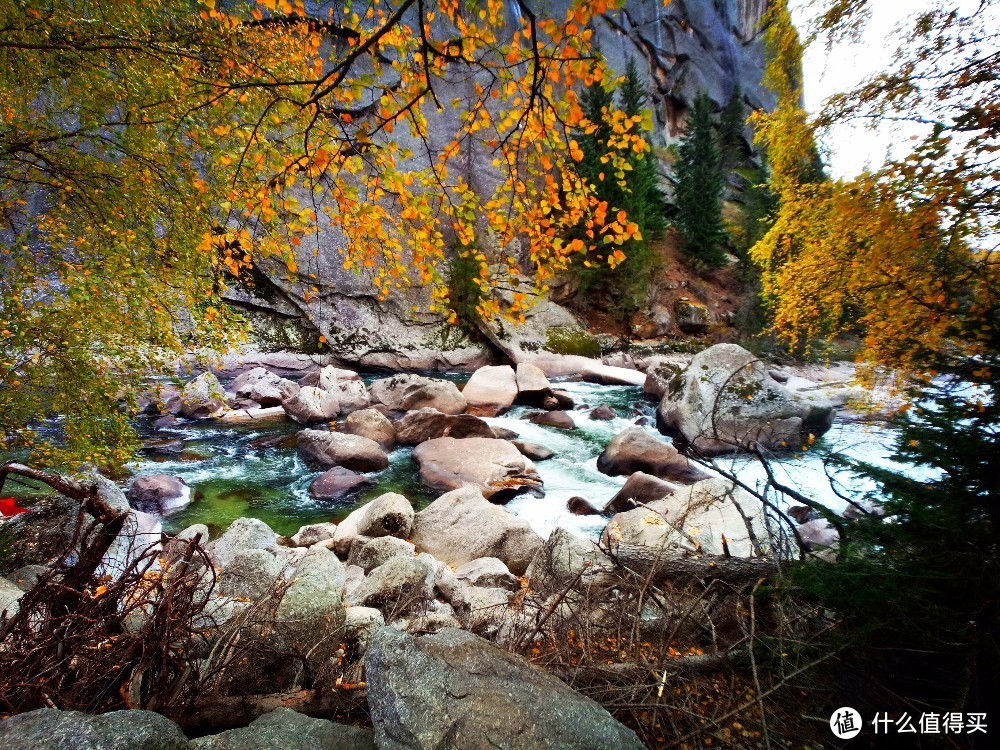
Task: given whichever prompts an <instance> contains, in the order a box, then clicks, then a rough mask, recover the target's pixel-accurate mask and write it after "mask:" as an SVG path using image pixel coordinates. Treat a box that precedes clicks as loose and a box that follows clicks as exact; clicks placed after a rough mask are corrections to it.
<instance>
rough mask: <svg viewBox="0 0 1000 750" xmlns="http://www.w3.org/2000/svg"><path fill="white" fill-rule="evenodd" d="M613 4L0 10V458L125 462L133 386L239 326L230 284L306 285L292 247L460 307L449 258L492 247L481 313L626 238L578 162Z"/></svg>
mask: <svg viewBox="0 0 1000 750" xmlns="http://www.w3.org/2000/svg"><path fill="white" fill-rule="evenodd" d="M607 5H608V4H607V3H605V2H603V1H602V2H598V3H594V2H580V3H575V4H574V5H573V6H572V7H571V8H570V9H569V10H568V11H566V13H565V15H564V16H562V17H559V18H541V17H539V16H537V15H536V14H535V13H534V12H533V11H532V9H531V8H530V7H529V6H528V5H527V4H526V3H523V2H516V7H517V10H518V12H517V13H516V14H514V15H515V16H516V18H514V19H513V20H512V23H513V24H514V26H515V27H516V28H515V29H514V30H513V33H510V34H508V32H507V31H506V30H505V27H504V25H503V24H497V23H496V19H498V18H501V17H503V14H504V13H505V10H504V8H505V6H504V4H503V3H502V2H500V1H499V0H488V1H487V2H485V3H484V4H482V5H471V6H470V5H464V4H460V3H458V2H457V0H437V1H436V2H433V3H426V2H418V1H417V0H385V2H373V3H370V4H368V5H364V6H357V5H355V6H351V5H349V4H348V5H343V6H335V7H334V6H329V7H328V6H323V9H322V11H321V13H320V15H310V13H311V12H312V10H313V8H312V6H309V8H310V10H308V11H307V6H306V5H305V4H304V3H302V2H301V0H296V1H295V2H276V1H275V0H260V1H259V2H249V3H239V4H226V5H224V6H217V5H216V3H215V2H214V0H205V2H204V3H203V4H202V5H200V6H193V5H192V4H191V3H190V2H188V0H154V1H153V2H149V3H139V4H136V3H129V2H122V1H118V0H111V2H104V1H103V0H102V2H96V1H95V2H88V1H87V0H84V1H83V2H79V3H73V4H54V5H53V4H51V3H44V2H3V3H0V35H2V36H0V92H2V95H3V96H2V101H3V105H2V108H0V118H2V119H0V231H2V246H3V257H2V260H0V263H2V264H3V273H2V275H0V441H2V442H0V450H15V451H28V452H30V453H31V458H32V460H36V461H42V462H45V463H57V462H59V461H63V460H65V461H66V462H68V463H69V464H71V465H72V464H74V463H75V462H78V461H80V460H90V461H95V462H111V463H118V462H120V461H122V460H123V459H124V458H125V457H127V455H128V454H129V449H130V447H131V434H132V433H131V429H130V427H129V423H128V415H129V410H128V409H127V408H125V409H122V408H119V403H120V400H121V399H123V398H124V399H126V400H128V399H129V398H131V397H132V396H133V395H134V393H135V386H136V383H137V379H138V378H139V377H140V376H141V375H142V374H144V373H145V372H147V371H148V369H149V367H150V365H151V364H155V361H156V360H157V359H160V360H164V361H165V360H168V359H170V358H172V357H173V356H174V354H175V353H176V352H178V351H181V350H183V349H184V348H185V347H186V346H187V345H189V344H191V343H192V342H198V343H199V344H201V345H210V346H211V345H219V346H221V345H223V344H225V339H227V338H233V337H238V335H239V328H238V327H233V325H232V324H231V323H230V322H228V321H226V320H224V317H225V313H224V308H223V307H222V306H221V305H220V304H219V302H218V299H219V294H220V292H221V290H222V289H223V288H224V287H225V285H227V284H231V283H233V281H234V279H235V278H236V277H237V276H238V275H240V274H241V273H243V272H244V271H245V269H246V268H247V267H248V266H249V265H250V264H252V263H253V262H254V260H255V259H258V258H261V257H272V258H283V259H285V260H286V261H287V272H288V274H289V275H290V276H293V277H296V278H304V279H306V280H308V279H309V275H308V274H309V270H308V269H304V268H303V269H300V268H298V266H297V263H296V261H295V259H294V254H293V253H292V252H291V248H294V247H296V246H297V245H299V244H300V243H302V242H303V240H304V239H305V238H306V237H307V236H309V235H310V234H312V233H315V232H317V231H319V228H320V227H321V226H322V227H323V230H324V231H334V232H340V233H342V234H343V236H345V237H346V238H347V239H348V243H347V249H346V252H345V258H344V263H345V265H346V266H347V267H348V268H350V269H354V270H357V271H358V272H364V273H366V274H368V275H369V277H370V278H371V280H372V282H373V283H374V284H375V286H376V288H377V289H378V290H379V291H380V293H382V294H389V293H391V291H392V290H393V289H394V288H397V287H398V286H400V285H405V284H409V283H421V284H427V285H430V286H431V287H432V288H433V289H434V304H435V306H436V308H437V309H440V310H442V311H447V310H448V309H449V300H448V291H447V285H446V284H445V283H444V282H445V279H444V275H445V271H444V266H443V259H444V258H445V256H446V253H447V249H448V248H451V247H454V246H458V247H460V248H472V247H473V246H474V245H475V242H476V239H477V236H482V237H484V238H487V239H488V240H489V243H490V247H491V248H492V250H491V252H489V253H484V252H479V251H476V252H469V251H467V253H466V254H467V255H468V256H469V258H470V259H471V261H472V262H473V263H475V264H476V266H477V269H476V270H475V273H474V274H473V275H474V277H475V283H476V284H477V285H478V286H479V287H480V289H481V290H482V291H483V292H484V294H483V301H482V303H481V304H480V305H479V307H480V310H479V312H480V313H481V314H484V315H495V314H500V313H501V312H502V311H501V309H500V303H499V301H498V300H497V299H495V297H494V296H493V295H492V294H491V293H490V292H491V288H492V287H493V286H495V285H498V284H499V283H501V282H502V280H503V279H504V278H506V277H507V276H510V275H512V274H517V273H520V272H522V271H527V272H528V273H529V274H531V275H532V276H533V277H534V280H535V282H536V284H537V285H539V286H540V287H544V285H545V283H546V281H547V280H548V279H549V278H551V277H552V276H553V275H554V274H556V273H558V272H559V271H560V270H562V269H565V268H566V267H567V265H568V263H569V262H570V259H571V258H572V257H573V256H574V255H575V254H581V253H587V252H589V251H591V250H592V249H593V248H596V247H599V248H600V249H601V250H602V253H603V252H604V251H605V249H606V248H608V247H615V246H619V245H621V243H623V242H626V241H627V240H628V239H629V238H631V237H633V236H634V235H635V234H636V233H637V231H638V227H637V226H636V225H635V223H634V222H632V221H631V220H629V219H628V217H627V216H626V215H625V214H624V213H621V214H617V213H615V214H609V213H608V211H607V207H606V206H605V205H603V204H602V203H601V201H599V200H598V199H597V198H596V197H595V195H594V193H593V189H592V187H591V186H590V185H588V184H587V182H586V181H585V180H584V179H582V178H580V177H579V176H578V175H577V174H576V172H575V170H574V169H573V165H574V164H575V163H576V161H578V160H579V159H580V158H582V153H581V151H580V149H579V145H578V144H577V142H576V140H575V138H574V135H573V131H574V129H575V128H577V127H578V126H579V124H580V123H581V121H582V120H583V117H584V116H583V111H582V109H581V107H580V105H579V102H578V101H577V97H576V96H575V94H574V91H575V90H576V88H577V87H578V86H579V85H588V84H589V83H591V82H592V81H593V80H595V79H599V78H600V77H601V75H602V66H601V64H600V62H599V61H598V60H595V59H594V57H593V55H592V54H591V53H590V50H589V41H590V37H591V33H592V32H591V30H590V29H589V28H588V27H587V25H588V21H589V19H590V18H591V16H592V15H594V14H599V13H601V12H603V11H604V10H605V9H606V7H607ZM317 12H319V11H317ZM56 82H58V83H56ZM448 117H451V118H453V120H452V121H451V122H457V123H458V124H457V126H454V125H453V126H452V127H451V128H450V130H451V132H448V133H447V134H446V136H445V137H444V138H443V139H442V138H441V137H440V135H437V136H435V134H439V133H440V129H436V128H435V127H434V126H435V124H437V123H440V122H441V121H442V119H443V120H444V121H445V122H448V120H447V118H448ZM630 146H631V144H630V143H628V144H626V145H625V147H624V148H625V149H627V148H628V147H630ZM472 151H476V152H477V153H480V154H481V153H487V154H489V160H490V161H491V162H492V164H493V168H494V169H495V170H496V172H495V179H493V180H492V186H491V188H490V189H488V190H481V189H480V190H474V189H473V187H472V186H471V184H470V181H469V179H468V175H467V171H466V170H465V169H464V168H463V165H465V164H467V162H468V157H469V154H470V153H471V152H472ZM623 159H624V157H623V156H619V155H617V154H613V155H612V163H613V164H614V165H618V166H620V165H621V164H622V163H624V162H623ZM618 166H616V168H618ZM581 224H582V225H583V226H585V227H586V229H587V231H588V232H589V234H587V235H585V236H584V237H583V238H577V239H576V240H575V241H569V240H567V239H566V237H567V229H568V228H569V227H576V226H580V225H581ZM515 237H517V238H518V239H520V240H521V241H522V245H523V246H524V247H526V248H527V249H528V253H527V255H528V256H529V257H530V260H531V267H530V268H521V267H520V266H519V265H518V262H517V261H518V258H517V257H515V255H514V254H513V250H507V248H509V247H513V243H512V242H511V241H512V240H513V239H514V238H515ZM605 255H606V257H614V256H613V254H607V253H606V254H605ZM524 304H526V302H525V301H524V300H523V299H522V298H515V299H514V301H513V308H511V309H508V310H505V311H503V312H504V313H505V314H508V315H510V316H512V317H514V318H517V317H518V316H519V315H520V313H521V309H522V308H523V305H524ZM57 414H58V415H61V418H60V420H59V421H58V422H48V421H47V420H49V418H50V417H52V416H54V415H57Z"/></svg>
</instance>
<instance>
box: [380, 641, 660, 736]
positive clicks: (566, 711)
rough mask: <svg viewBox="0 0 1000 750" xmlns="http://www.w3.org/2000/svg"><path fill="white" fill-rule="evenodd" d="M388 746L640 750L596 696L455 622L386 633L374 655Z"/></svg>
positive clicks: (381, 717)
mask: <svg viewBox="0 0 1000 750" xmlns="http://www.w3.org/2000/svg"><path fill="white" fill-rule="evenodd" d="M365 673H366V675H367V680H368V705H369V709H370V711H371V716H372V721H373V723H374V724H375V735H376V741H377V742H378V745H379V747H381V748H393V749H394V750H402V749H403V748H407V749H412V750H431V749H432V748H435V749H436V748H444V747H454V748H462V750H480V749H483V750H485V749H486V748H489V749H490V750H495V748H497V747H502V748H505V750H519V749H520V748H524V749H525V750H528V749H529V748H530V750H536V748H541V747H545V748H565V749H566V750H568V749H569V748H574V749H576V750H588V749H594V750H596V749H597V748H601V750H609V749H610V748H615V750H640V749H641V748H642V747H643V745H642V743H641V742H639V740H638V738H637V737H636V736H635V734H634V733H633V732H632V731H631V730H630V729H627V728H625V727H624V726H622V725H621V724H619V723H618V722H617V721H615V720H614V719H613V718H612V717H611V715H610V714H609V713H608V712H607V711H605V710H604V709H603V708H601V707H600V706H599V705H598V704H597V703H595V702H594V701H592V700H590V699H588V698H584V697H583V696H581V695H579V694H578V693H575V692H574V691H573V690H571V689H570V688H569V687H567V686H566V685H565V684H564V683H562V682H560V681H559V680H558V679H556V678H555V677H553V676H551V675H548V674H545V673H543V672H540V671H537V670H535V669H534V668H532V667H531V666H530V665H529V664H528V663H527V662H526V661H524V659H522V658H521V657H519V656H515V655H513V654H510V653H508V652H506V651H502V650H501V649H499V648H497V647H496V646H494V645H493V644H491V643H490V642H489V641H486V640H484V639H482V638H479V637H478V636H475V635H473V634H472V633H468V632H466V631H463V630H458V629H455V628H447V629H445V630H442V631H441V632H439V633H436V634H434V635H424V636H419V637H413V636H410V635H407V634H406V633H402V632H400V631H399V630H396V629H394V628H390V627H386V628H382V629H381V630H379V631H378V632H377V633H376V634H375V635H374V636H373V637H372V639H371V641H370V643H369V647H368V651H367V653H366V656H365Z"/></svg>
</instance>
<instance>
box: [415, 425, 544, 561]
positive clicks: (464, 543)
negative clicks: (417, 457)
mask: <svg viewBox="0 0 1000 750" xmlns="http://www.w3.org/2000/svg"><path fill="white" fill-rule="evenodd" d="M424 445H427V443H424ZM411 540H412V541H413V543H414V545H416V547H417V549H418V550H421V551H424V552H429V553H430V554H432V555H433V556H434V557H436V558H437V559H438V560H441V561H442V562H445V563H447V564H449V565H456V566H457V565H462V564H463V563H466V562H469V561H470V560H475V559H476V558H479V557H496V558H499V559H500V560H502V561H503V563H504V564H505V565H506V566H507V567H508V568H509V569H510V571H511V572H512V573H514V574H515V575H520V574H522V573H523V572H524V571H525V570H526V569H527V567H528V563H529V562H531V558H532V557H533V556H534V554H535V552H536V551H537V550H538V548H539V547H541V546H542V538H541V537H540V536H538V534H536V533H535V532H534V530H533V529H532V528H531V526H530V525H529V524H528V522H527V521H525V520H523V519H521V518H518V517H517V516H515V515H514V514H512V513H510V512H509V511H507V510H505V509H504V508H501V507H499V506H497V505H494V504H493V503H491V502H489V501H488V500H486V499H485V498H484V497H483V495H482V493H480V492H479V491H478V490H477V489H475V488H472V487H463V488H462V489H458V490H454V491H453V492H448V493H446V494H444V495H442V496H441V497H439V498H438V499H437V500H435V501H434V502H432V503H431V504H430V505H428V506H427V507H426V508H424V509H423V510H422V511H420V512H419V513H417V514H416V517H415V518H414V521H413V534H412V536H411Z"/></svg>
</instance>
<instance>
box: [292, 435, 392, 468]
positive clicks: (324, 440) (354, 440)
mask: <svg viewBox="0 0 1000 750" xmlns="http://www.w3.org/2000/svg"><path fill="white" fill-rule="evenodd" d="M297 447H298V451H299V455H300V456H302V459H303V460H304V461H305V462H306V463H307V464H308V465H309V466H311V467H315V468H318V469H328V468H330V467H333V466H343V467H344V468H345V469H351V470H352V471H381V470H382V469H384V468H386V467H387V466H388V465H389V457H388V456H386V455H385V451H383V450H382V447H381V446H380V445H379V444H378V443H376V442H375V441H374V440H371V439H369V438H366V437H362V436H361V435H345V434H344V433H340V432H323V431H321V430H302V431H301V432H300V433H299V434H298V438H297Z"/></svg>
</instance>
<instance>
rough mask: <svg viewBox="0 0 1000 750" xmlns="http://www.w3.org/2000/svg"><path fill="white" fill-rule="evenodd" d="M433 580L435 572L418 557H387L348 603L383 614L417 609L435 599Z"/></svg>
mask: <svg viewBox="0 0 1000 750" xmlns="http://www.w3.org/2000/svg"><path fill="white" fill-rule="evenodd" d="M433 577H434V570H433V569H432V568H431V566H430V565H428V564H427V563H426V562H425V561H424V560H422V559H420V558H419V557H403V556H399V555H397V556H395V557H390V558H389V559H388V560H386V561H385V562H384V563H382V564H381V565H379V566H378V567H377V568H374V569H373V570H372V571H371V572H370V573H369V574H368V575H366V576H365V578H364V580H362V581H361V583H359V584H358V586H357V588H355V589H354V590H353V591H352V592H351V593H350V594H349V596H348V599H347V603H348V604H350V605H351V606H355V605H360V606H362V607H375V608H376V609H380V610H382V611H383V612H385V613H386V614H388V613H400V612H403V611H412V610H414V609H419V608H420V607H422V606H423V605H424V604H425V603H426V602H427V601H428V600H430V599H433V598H434V597H433V588H432V587H433Z"/></svg>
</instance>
